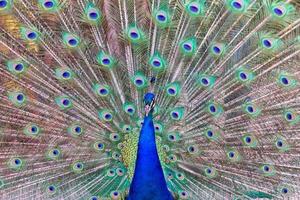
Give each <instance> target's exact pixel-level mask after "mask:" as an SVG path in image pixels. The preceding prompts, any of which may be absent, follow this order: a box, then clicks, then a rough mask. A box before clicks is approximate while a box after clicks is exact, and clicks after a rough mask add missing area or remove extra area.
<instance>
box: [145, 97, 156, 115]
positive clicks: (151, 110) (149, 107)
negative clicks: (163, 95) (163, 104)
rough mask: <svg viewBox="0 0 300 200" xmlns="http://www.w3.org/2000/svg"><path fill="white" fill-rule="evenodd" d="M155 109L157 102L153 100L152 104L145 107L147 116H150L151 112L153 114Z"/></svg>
mask: <svg viewBox="0 0 300 200" xmlns="http://www.w3.org/2000/svg"><path fill="white" fill-rule="evenodd" d="M154 107H155V100H154V99H153V100H152V101H151V102H150V103H148V104H146V106H145V113H146V116H148V115H149V113H150V112H153V109H154Z"/></svg>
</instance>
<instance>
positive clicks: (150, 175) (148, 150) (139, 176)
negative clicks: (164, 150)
mask: <svg viewBox="0 0 300 200" xmlns="http://www.w3.org/2000/svg"><path fill="white" fill-rule="evenodd" d="M127 199H128V200H148V199H149V200H150V199H151V200H173V197H172V195H171V193H170V192H169V190H168V187H167V183H166V180H165V177H164V173H163V170H162V166H161V164H160V160H159V157H158V153H157V149H156V143H155V132H154V125H153V120H152V116H148V117H145V118H144V124H143V127H142V130H141V132H140V138H139V144H138V153H137V160H136V165H135V172H134V176H133V180H132V183H131V186H130V191H129V195H128V198H127Z"/></svg>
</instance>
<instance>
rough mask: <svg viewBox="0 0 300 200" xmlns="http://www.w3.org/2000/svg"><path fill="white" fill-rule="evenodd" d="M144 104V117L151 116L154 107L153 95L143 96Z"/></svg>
mask: <svg viewBox="0 0 300 200" xmlns="http://www.w3.org/2000/svg"><path fill="white" fill-rule="evenodd" d="M144 103H145V113H146V116H148V115H149V114H152V112H153V109H154V106H155V95H154V94H153V93H150V92H148V93H147V94H145V96H144Z"/></svg>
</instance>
